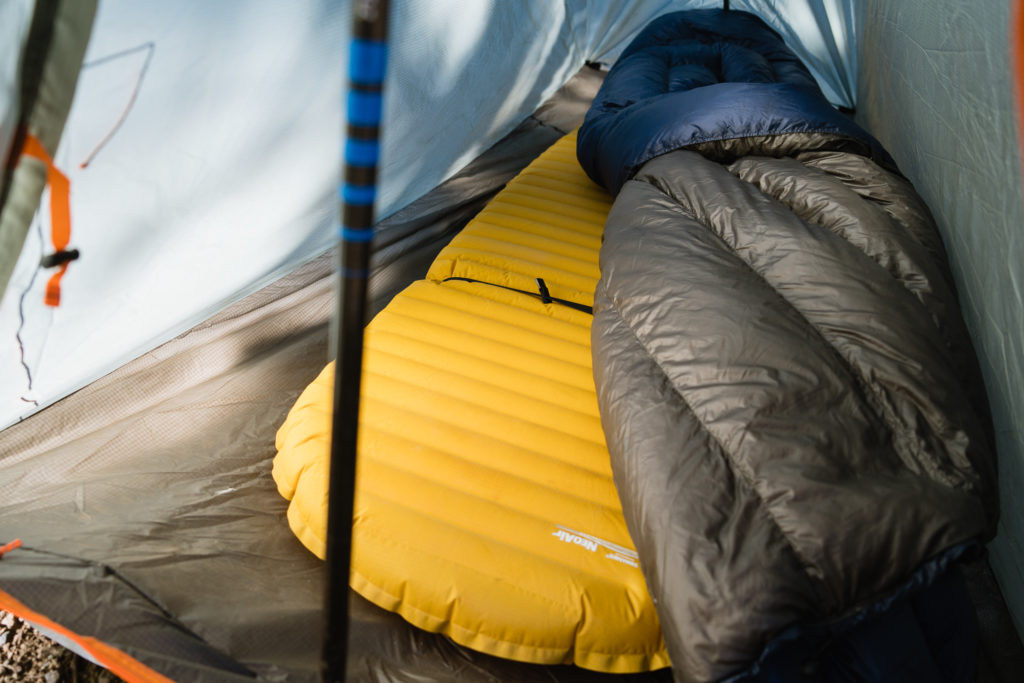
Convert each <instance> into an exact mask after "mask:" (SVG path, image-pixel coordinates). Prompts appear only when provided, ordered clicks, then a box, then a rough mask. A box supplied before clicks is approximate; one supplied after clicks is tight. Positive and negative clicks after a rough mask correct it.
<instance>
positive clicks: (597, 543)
mask: <svg viewBox="0 0 1024 683" xmlns="http://www.w3.org/2000/svg"><path fill="white" fill-rule="evenodd" d="M551 535H552V536H554V537H555V538H557V539H558V540H559V541H561V542H562V543H571V544H573V545H578V546H579V547H581V548H586V549H587V550H589V551H590V552H592V553H596V552H597V549H598V548H601V547H603V548H605V549H606V550H610V551H611V552H610V553H607V554H606V555H605V557H606V558H608V559H609V560H615V561H616V562H620V563H622V564H627V565H629V566H630V567H639V566H640V562H639V559H640V558H639V556H638V555H637V554H636V551H635V550H631V549H629V548H624V547H622V546H621V545H616V544H615V543H611V542H609V541H605V540H602V539H600V538H598V537H596V536H591V535H590V534H585V533H583V532H582V531H576V530H575V529H570V528H569V527H567V526H562V525H561V524H559V525H558V528H557V529H555V531H553V532H552V533H551Z"/></svg>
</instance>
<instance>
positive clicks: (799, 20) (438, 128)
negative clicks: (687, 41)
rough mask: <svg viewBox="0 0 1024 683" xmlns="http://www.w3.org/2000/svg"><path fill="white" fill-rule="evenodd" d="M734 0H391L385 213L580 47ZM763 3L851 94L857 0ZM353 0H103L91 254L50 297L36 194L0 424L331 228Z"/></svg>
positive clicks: (308, 252) (97, 40)
mask: <svg viewBox="0 0 1024 683" xmlns="http://www.w3.org/2000/svg"><path fill="white" fill-rule="evenodd" d="M719 6H721V3H720V2H718V1H716V0H697V1H690V2H687V1H683V0H672V1H670V0H641V1H637V2H630V3H628V4H627V3H621V2H617V1H615V0H566V1H565V2H549V1H547V0H545V1H540V0H537V1H535V2H529V3H526V2H523V3H520V2H515V3H510V2H501V1H499V0H474V2H472V3H465V2H461V1H459V0H431V1H430V2H428V1H426V0H405V1H401V2H395V3H393V11H392V36H391V47H390V50H391V52H390V58H389V59H390V70H389V75H388V82H387V87H386V96H385V124H384V125H385V134H384V148H383V151H382V172H381V176H382V178H383V180H382V186H381V188H380V194H379V203H378V209H379V211H378V215H380V216H386V215H388V214H390V213H392V212H394V211H396V210H397V209H399V208H401V207H402V206H404V205H406V204H408V203H409V202H410V201H412V200H413V199H415V198H416V197H418V196H420V195H422V194H424V193H425V192H427V191H428V190H429V189H430V188H432V187H434V186H435V185H437V184H438V183H440V182H441V181H443V180H444V179H445V178H447V177H449V176H451V175H452V174H453V173H454V172H456V171H457V170H458V169H460V168H462V167H463V166H465V165H466V164H467V163H468V162H469V161H470V160H471V159H473V158H475V157H476V156H477V155H478V154H480V153H481V152H482V151H483V150H485V149H486V148H488V147H489V146H490V145H491V144H493V143H494V142H496V141H497V140H499V139H500V138H501V137H502V136H504V135H505V134H506V133H508V132H509V131H510V130H511V129H512V128H514V127H515V125H516V124H517V123H518V122H519V121H520V120H522V118H523V117H525V116H526V115H528V114H529V112H531V111H533V109H534V108H535V107H536V106H538V105H539V104H540V103H541V102H542V101H544V99H545V98H547V97H548V96H550V95H551V93H552V92H554V90H555V89H557V88H558V87H559V86H561V85H562V83H564V82H565V81H566V80H567V79H568V78H569V76H571V75H572V74H573V73H575V72H576V70H578V69H579V67H580V66H582V64H583V63H584V62H585V61H587V60H601V61H606V62H610V61H612V60H614V58H615V57H616V56H617V54H618V52H619V51H621V50H622V49H623V48H624V47H625V45H626V43H627V42H628V40H630V39H631V38H632V36H633V35H635V34H636V32H637V31H639V29H640V28H642V27H643V26H644V25H645V24H646V23H647V22H648V21H649V20H650V19H651V18H652V17H654V16H656V15H658V14H662V13H665V12H669V11H675V10H678V9H684V8H693V7H719ZM746 6H747V7H748V8H749V9H751V10H753V11H755V12H757V13H758V14H761V15H762V16H763V17H764V18H765V19H766V20H767V21H768V22H769V23H771V24H772V25H773V26H775V27H776V28H777V29H778V30H779V31H780V32H782V33H783V34H784V35H785V36H786V37H787V38H788V39H790V41H791V44H793V45H794V48H795V49H797V51H798V52H799V53H800V54H801V56H802V57H803V58H804V59H805V60H806V61H808V62H809V63H810V64H811V66H812V68H813V69H814V70H815V72H816V75H817V76H818V77H819V79H820V80H821V81H822V84H823V86H824V87H825V89H826V90H827V91H829V92H831V93H843V92H850V91H852V90H851V89H852V81H850V80H849V79H850V78H852V76H853V72H852V68H851V67H850V66H849V64H848V63H846V62H847V61H849V60H847V59H846V58H844V57H843V55H844V54H847V52H848V51H849V46H850V45H851V44H852V38H851V37H850V36H848V35H838V34H837V31H838V32H839V33H840V34H842V33H844V32H848V31H852V29H853V27H852V26H851V25H850V24H849V22H848V21H847V20H846V19H845V17H848V16H849V15H850V13H851V11H852V10H851V9H850V7H851V6H852V4H851V3H849V2H839V0H825V1H824V2H823V1H822V0H800V1H795V2H794V1H790V2H786V3H778V2H770V1H766V0H751V1H750V2H748V3H746ZM349 7H350V3H349V2H340V3H339V2H327V1H326V0H305V1H303V2H289V3H280V2H274V1H272V0H250V1H248V2H245V3H234V2H232V3H227V2H225V3H220V2H218V3H209V2H202V1H200V0H184V1H182V2H174V3H161V2H138V1H135V0H104V1H103V2H102V3H101V5H100V8H99V12H98V15H97V17H96V21H95V25H94V30H93V35H92V39H91V41H90V44H89V50H88V53H87V55H86V59H85V66H84V67H83V69H82V73H81V77H80V81H79V84H78V88H77V91H76V95H75V101H74V105H73V108H72V111H71V114H70V116H69V119H68V123H67V126H66V128H65V133H64V137H63V139H62V142H61V145H60V148H59V149H58V151H57V154H56V162H57V165H58V166H59V167H60V168H61V169H62V170H64V171H65V172H66V173H67V174H68V175H69V177H70V180H71V201H72V206H71V209H72V225H73V235H72V245H71V246H72V247H76V248H79V249H80V250H81V252H82V259H81V260H80V261H78V262H76V263H74V264H72V266H71V269H70V270H69V273H68V275H67V276H66V277H65V279H64V287H63V289H64V294H63V297H64V301H63V303H62V306H61V307H60V308H59V309H56V310H54V309H49V308H47V307H45V306H43V305H42V288H43V287H44V285H45V281H46V277H44V275H45V274H43V273H38V272H37V270H38V269H37V265H36V264H37V263H38V260H39V257H40V256H41V255H42V253H43V252H44V251H48V250H49V245H48V242H49V237H48V217H47V215H46V211H45V209H44V210H42V211H40V213H39V215H37V217H36V221H35V225H34V226H33V229H32V231H31V232H30V235H29V237H28V239H27V240H26V246H25V248H24V250H23V252H22V255H21V259H20V260H19V263H18V265H17V266H16V269H15V271H14V274H13V275H12V278H11V282H10V283H9V286H8V288H7V291H6V293H5V295H4V299H3V301H2V302H0V428H2V427H3V426H6V425H9V424H11V423H13V422H15V421H17V420H19V419H22V418H24V417H26V416H27V415H29V414H31V413H33V412H35V411H37V410H39V409H41V408H43V407H45V406H46V405H48V404H50V403H52V402H54V401H56V400H58V399H60V398H61V397H63V396H65V395H67V394H69V393H71V392H72V391H75V390H76V389H78V388H81V387H82V386H84V385H86V384H87V383H89V382H90V381H93V380H95V379H96V378H98V377H100V376H102V375H104V374H106V373H108V372H110V371H112V370H113V369H115V368H117V367H119V366H120V365H121V364H123V363H125V362H127V361H128V360H130V359H132V358H135V357H138V356H139V355H140V354H142V353H144V352H146V351H148V350H150V349H152V348H154V347H156V346H157V345H159V344H160V343H162V342H164V341H167V340H168V339H171V338H173V337H174V336H176V335H178V334H180V333H181V332H183V331H185V330H187V329H189V328H190V327H192V326H193V325H195V324H197V323H199V322H201V321H202V320H205V319H206V318H208V317H209V316H210V315H212V314H214V313H215V312H217V311H219V310H221V309H223V308H224V307H225V306H226V305H228V304H229V303H231V302H232V301H235V300H238V299H239V298H241V297H242V296H244V295H246V294H248V293H250V292H252V291H255V290H256V289H258V288H259V287H261V286H262V285H264V284H266V283H268V282H271V281H273V280H274V279H276V278H277V277H279V276H280V275H282V274H283V273H285V272H288V271H290V270H291V269H293V268H295V267H296V266H297V265H299V264H301V263H302V262H304V261H307V260H309V259H310V258H312V257H314V256H316V255H317V254H319V253H322V252H323V251H324V250H325V249H327V248H328V247H329V246H330V245H331V244H332V242H333V240H334V230H335V227H336V221H337V218H336V215H337V208H336V199H335V193H336V187H337V181H338V178H337V175H338V174H337V169H338V166H339V158H340V147H341V139H340V131H341V119H342V107H340V106H339V102H341V101H342V87H343V84H344V81H345V73H346V71H347V66H346V59H347V50H346V48H345V44H346V40H347V38H346V36H347V30H348V17H349ZM796 36H799V37H800V41H801V42H797V40H796ZM837 101H839V102H842V101H843V99H842V96H841V95H839V96H838V100H837ZM122 117H123V122H122V123H121V124H119V123H118V122H119V120H120V119H121V118H122ZM108 136H109V139H107V138H108ZM105 139H107V141H106V142H105V143H102V144H101V141H103V140H105ZM86 161H88V162H89V163H88V164H87V165H86V166H85V167H82V164H83V163H84V162H86ZM43 206H44V207H45V206H46V203H45V199H44V202H43ZM30 377H31V389H30V387H29V378H30Z"/></svg>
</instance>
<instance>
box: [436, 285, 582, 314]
mask: <svg viewBox="0 0 1024 683" xmlns="http://www.w3.org/2000/svg"><path fill="white" fill-rule="evenodd" d="M536 279H537V290H538V291H536V292H531V291H528V290H525V289H517V288H515V287H506V286H505V285H498V284H495V283H493V282H487V281H486V280H474V279H473V278H470V277H446V278H445V279H444V280H441V282H450V281H452V280H456V281H459V282H476V283H478V284H481V285H490V286H491V287H501V288H502V289H507V290H509V291H512V292H519V293H520V294H526V295H527V296H532V297H534V298H535V299H540V300H541V302H542V303H545V304H561V305H562V306H568V307H569V308H573V309H575V310H577V311H581V312H583V313H587V314H588V315H594V308H593V307H592V306H587V305H586V304H578V303H576V302H575V301H569V300H568V299H559V298H558V297H557V296H551V293H550V292H548V286H547V285H546V284H545V283H544V278H536Z"/></svg>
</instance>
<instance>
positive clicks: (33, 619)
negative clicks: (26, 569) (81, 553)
mask: <svg viewBox="0 0 1024 683" xmlns="http://www.w3.org/2000/svg"><path fill="white" fill-rule="evenodd" d="M0 609H2V610H4V611H7V612H10V613H11V614H13V615H14V616H16V617H18V618H19V619H24V620H25V621H27V622H29V623H30V624H34V625H36V626H39V627H40V628H44V629H46V630H48V631H52V632H53V633H57V634H59V635H61V636H63V637H64V638H67V639H68V640H70V641H71V642H73V643H75V644H76V645H77V646H78V647H80V648H82V650H84V651H85V652H87V653H89V656H90V657H92V658H93V659H95V660H96V661H97V662H99V664H100V666H103V667H104V668H106V669H109V670H110V671H112V672H113V673H114V674H116V675H118V676H120V677H121V678H123V679H124V680H126V681H129V683H174V681H172V680H171V679H170V678H167V677H166V676H163V675H161V674H158V673H157V672H155V671H153V670H152V669H150V668H149V667H148V666H146V665H145V664H143V663H142V662H140V661H139V660H137V659H135V658H134V657H131V656H129V655H126V654H125V653H124V652H121V651H120V650H118V649H117V648H114V647H111V646H110V645H107V644H106V643H104V642H103V641H102V640H98V639H96V638H92V637H90V636H81V635H78V634H77V633H75V632H74V631H72V630H70V629H67V628H64V627H63V626H61V625H60V624H58V623H57V622H55V621H52V620H50V619H48V618H47V617H45V616H43V615H42V614H39V613H38V612H35V611H33V610H32V609H29V608H28V607H26V606H25V605H23V604H22V603H21V602H19V601H18V600H16V599H15V598H14V597H13V596H11V595H10V594H8V593H5V592H4V591H2V590H0Z"/></svg>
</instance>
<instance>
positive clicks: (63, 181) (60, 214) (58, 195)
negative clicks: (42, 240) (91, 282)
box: [22, 132, 71, 306]
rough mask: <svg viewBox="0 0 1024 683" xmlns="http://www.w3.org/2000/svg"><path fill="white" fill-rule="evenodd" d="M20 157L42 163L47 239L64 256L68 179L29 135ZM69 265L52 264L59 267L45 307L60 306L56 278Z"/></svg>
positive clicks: (48, 288) (68, 229)
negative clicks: (47, 201)
mask: <svg viewBox="0 0 1024 683" xmlns="http://www.w3.org/2000/svg"><path fill="white" fill-rule="evenodd" d="M22 154H25V155H26V156H30V157H32V158H33V159H38V160H39V161H42V162H43V163H44V164H46V183H47V184H48V185H49V186H50V239H51V240H52V241H53V250H54V252H55V256H58V257H59V256H61V255H63V254H66V253H67V252H65V249H67V246H68V243H69V242H70V241H71V206H70V204H71V200H70V196H71V183H70V182H69V181H68V177H67V176H66V175H64V174H63V173H61V171H60V169H59V168H57V167H56V166H55V165H54V164H53V159H52V158H51V157H50V155H49V154H48V153H47V151H46V149H45V148H44V147H43V145H42V143H41V142H39V139H38V138H37V137H36V136H34V135H32V134H31V133H28V132H26V133H25V145H24V147H22ZM69 262H70V259H63V260H62V261H60V262H59V263H57V264H56V265H58V266H59V268H58V270H57V272H56V273H54V274H53V276H51V277H50V281H49V282H47V283H46V299H45V301H46V305H47V306H59V305H60V279H61V278H62V277H64V273H65V272H66V271H67V269H68V263H69Z"/></svg>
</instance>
